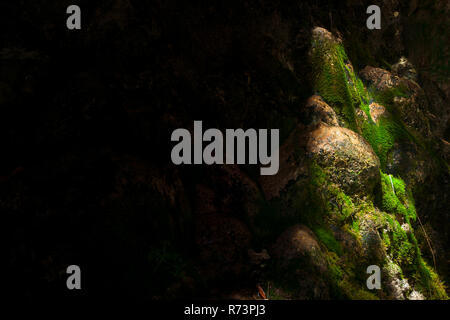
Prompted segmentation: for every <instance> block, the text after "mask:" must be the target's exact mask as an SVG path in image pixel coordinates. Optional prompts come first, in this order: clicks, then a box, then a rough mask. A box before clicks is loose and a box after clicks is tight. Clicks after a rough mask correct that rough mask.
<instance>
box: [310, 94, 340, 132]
mask: <svg viewBox="0 0 450 320" xmlns="http://www.w3.org/2000/svg"><path fill="white" fill-rule="evenodd" d="M303 111H304V115H305V119H307V122H308V125H309V126H316V125H318V124H319V123H320V122H323V123H326V124H328V125H330V126H337V127H338V126H339V122H338V118H337V115H336V112H334V110H333V108H331V107H330V106H329V105H328V104H327V103H326V102H325V101H323V99H322V97H320V96H318V95H314V96H312V97H310V98H309V99H308V101H307V102H306V105H305V108H304V110H303Z"/></svg>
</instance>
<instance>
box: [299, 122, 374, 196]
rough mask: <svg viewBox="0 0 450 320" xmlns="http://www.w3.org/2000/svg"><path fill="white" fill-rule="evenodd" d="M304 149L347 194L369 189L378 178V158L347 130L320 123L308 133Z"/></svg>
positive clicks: (355, 135) (368, 146)
mask: <svg viewBox="0 0 450 320" xmlns="http://www.w3.org/2000/svg"><path fill="white" fill-rule="evenodd" d="M307 152H308V154H309V156H310V157H311V158H312V159H313V160H315V161H317V163H318V164H319V165H320V166H321V167H322V168H323V169H324V170H326V171H327V172H328V174H329V176H330V178H331V180H332V181H333V182H335V183H336V184H338V185H340V186H341V187H342V188H343V189H344V190H345V191H346V193H348V194H354V193H360V192H364V193H367V192H370V190H372V189H373V187H374V186H375V184H376V183H377V182H378V181H379V168H380V161H379V159H378V157H377V156H376V154H375V153H374V151H373V149H372V147H371V146H370V145H369V144H368V143H367V142H366V141H365V140H364V139H363V138H362V137H361V136H360V135H358V134H357V133H355V132H353V131H351V130H349V129H346V128H341V127H330V126H327V125H321V126H319V127H318V128H317V129H316V130H314V131H312V132H311V133H310V134H309V140H308V143H307Z"/></svg>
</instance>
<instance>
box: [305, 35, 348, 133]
mask: <svg viewBox="0 0 450 320" xmlns="http://www.w3.org/2000/svg"><path fill="white" fill-rule="evenodd" d="M312 47H313V50H312V57H311V63H312V66H313V83H314V89H315V91H317V92H318V94H319V95H321V96H322V98H323V99H324V100H325V102H327V103H328V104H329V105H331V106H332V107H333V108H334V109H335V110H336V111H337V112H338V113H339V114H340V115H341V117H342V118H343V119H344V121H345V123H346V125H347V126H348V127H349V128H350V129H353V130H355V131H356V127H357V126H356V118H355V106H354V104H355V102H356V101H355V100H354V99H353V95H352V92H351V91H350V90H351V89H350V87H349V85H348V81H350V80H351V79H350V77H349V75H350V74H351V73H353V71H349V69H348V67H347V66H346V62H348V58H347V55H346V53H345V49H344V47H343V46H342V45H341V44H337V43H334V42H332V41H330V42H321V41H313V44H312Z"/></svg>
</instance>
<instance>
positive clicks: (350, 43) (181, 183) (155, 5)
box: [0, 0, 450, 300]
mask: <svg viewBox="0 0 450 320" xmlns="http://www.w3.org/2000/svg"><path fill="white" fill-rule="evenodd" d="M70 4H77V5H79V6H80V7H81V11H82V29H81V30H73V31H70V30H68V29H67V28H66V19H67V16H68V15H67V14H66V8H67V6H68V5H70ZM370 4H372V3H370ZM367 5H368V3H366V2H365V1H333V2H327V1H309V2H303V1H265V0H260V1H233V0H232V1H172V0H167V1H134V0H96V1H91V0H90V1H83V0H79V1H75V2H74V1H45V0H39V1H2V2H1V4H0V12H1V19H0V29H1V33H0V46H1V49H0V145H1V150H2V151H1V157H0V212H1V215H2V220H3V222H2V223H1V226H2V233H3V234H4V236H5V239H6V242H7V244H8V245H7V248H8V249H7V252H6V260H5V262H4V263H5V264H6V267H7V273H6V283H7V288H8V292H9V293H8V294H10V296H12V297H21V298H25V299H29V300H33V299H36V298H37V297H40V298H48V299H51V298H57V297H61V296H73V295H82V296H86V297H89V298H90V299H94V298H98V297H115V296H123V297H130V298H136V299H139V300H140V299H142V300H146V299H154V298H167V297H168V298H173V297H186V296H197V297H206V298H207V297H220V293H221V292H223V291H226V290H227V289H228V287H233V286H234V285H235V284H236V283H240V284H241V285H242V286H246V285H247V284H248V286H253V282H254V279H253V278H252V277H248V276H247V275H246V274H245V273H243V274H244V275H242V273H239V274H240V275H238V276H236V275H235V273H234V271H233V270H234V269H233V270H231V271H229V272H225V273H224V274H220V276H218V277H217V278H214V277H213V276H211V277H210V278H211V279H212V280H205V282H206V283H203V282H202V280H201V279H202V277H201V275H200V276H198V278H196V277H192V278H189V277H188V280H185V282H187V283H184V282H182V284H181V285H178V284H177V283H178V282H179V281H178V280H177V281H175V282H173V281H172V278H173V275H174V274H175V275H178V274H179V273H180V272H181V273H182V272H184V271H183V270H188V269H189V268H191V266H194V267H192V268H194V269H195V270H194V271H193V272H192V273H193V274H195V273H196V272H197V273H198V270H199V269H198V268H197V267H195V265H196V264H195V263H194V262H192V260H195V259H196V257H198V255H199V254H200V251H201V250H199V249H198V247H197V246H196V245H195V241H194V239H195V233H196V230H197V229H196V227H195V226H196V220H195V211H196V208H197V207H198V201H201V200H202V199H200V200H198V192H199V191H198V188H197V186H198V184H209V185H212V186H214V191H215V192H216V193H217V195H218V196H217V198H218V199H222V200H217V201H223V203H218V206H219V207H222V208H227V209H226V210H229V211H230V212H233V214H235V215H239V213H238V212H239V210H240V207H239V206H240V201H239V199H240V198H239V197H240V195H239V193H237V192H235V193H233V192H231V191H230V189H229V188H231V187H229V186H228V185H227V184H224V183H222V182H221V181H222V180H220V175H221V173H220V171H219V170H218V169H217V168H215V167H207V166H200V167H196V166H190V167H189V166H183V167H176V166H174V165H172V164H171V161H170V150H171V148H172V144H171V142H170V134H171V132H172V131H173V130H174V129H175V128H178V127H183V128H191V127H192V124H193V120H203V125H204V127H205V128H206V127H215V128H219V129H225V128H239V127H242V128H280V130H281V131H280V134H281V140H283V139H285V138H286V136H287V135H288V134H289V132H290V130H291V129H292V128H293V127H294V126H295V124H296V123H297V122H299V121H302V116H301V108H300V107H299V106H301V105H302V104H303V102H304V101H305V99H306V98H308V97H309V96H310V95H312V94H313V93H314V92H313V91H312V88H311V84H310V81H309V78H308V75H309V73H310V67H309V64H308V63H307V52H308V49H309V43H310V38H309V37H310V30H311V28H312V27H314V26H322V27H325V28H327V29H329V30H330V31H333V32H339V33H341V34H342V35H343V37H344V39H345V43H344V44H345V46H346V49H347V51H348V54H349V57H350V59H351V60H352V62H353V65H354V66H355V68H358V69H361V68H362V67H364V66H365V65H367V64H370V65H373V66H380V67H385V65H386V63H389V64H393V63H395V62H397V59H398V57H399V56H400V55H405V56H408V57H409V58H412V60H413V62H414V63H415V65H416V66H417V68H418V69H419V70H420V77H421V79H420V81H421V84H422V85H423V86H424V87H430V88H434V87H438V84H437V83H439V81H441V82H442V81H444V82H445V81H447V83H448V52H444V51H443V50H441V51H439V50H433V46H434V47H435V43H434V44H433V41H427V39H429V35H430V34H431V35H433V36H434V37H439V36H440V35H442V33H443V32H442V31H443V30H440V29H439V25H438V24H437V23H436V22H435V21H436V18H435V16H433V15H438V14H439V10H437V9H435V8H434V7H433V6H432V5H430V4H429V3H425V2H424V3H420V2H419V4H418V5H417V6H416V8H415V9H414V6H412V5H411V4H410V3H409V1H385V2H384V3H382V4H380V6H381V7H382V8H383V10H389V9H390V8H391V7H396V8H398V10H400V11H401V12H402V14H403V15H404V16H405V18H404V19H401V20H400V22H397V23H400V24H401V27H402V30H403V32H402V34H401V35H400V38H395V36H394V32H393V26H392V25H390V23H389V21H387V20H385V18H383V29H382V30H380V31H373V32H371V31H369V30H367V28H366V26H365V25H366V19H367V14H366V13H365V11H366V8H367ZM411 7H412V9H411ZM411 10H413V11H412V12H410V11H411ZM414 10H415V11H414ZM408 13H409V15H408ZM427 23H428V26H427V27H426V28H428V29H426V30H428V31H427V32H425V33H423V32H422V33H421V32H418V31H417V30H423V29H422V27H423V24H427ZM428 32H429V33H428ZM433 36H432V37H431V38H433ZM399 39H400V40H399ZM445 55H447V56H445ZM433 67H434V68H433ZM430 90H431V89H430ZM439 92H441V91H439ZM443 92H445V91H443ZM439 94H443V93H439ZM446 94H448V87H447V91H446ZM447 97H448V96H447ZM446 101H448V100H446ZM436 108H438V107H436ZM448 110H449V109H448V103H447V104H446V105H442V106H441V108H440V109H439V108H438V109H436V110H431V111H435V114H436V115H437V120H436V124H435V128H438V129H436V130H440V131H439V134H440V136H441V137H442V138H445V139H447V140H448V139H449V134H450V131H449V129H448V125H446V123H447V122H446V121H447V118H448ZM243 170H244V171H245V172H246V173H247V174H248V175H249V176H250V177H252V176H253V177H254V176H255V175H257V174H258V172H259V170H258V168H257V167H256V166H248V167H245V168H244V169H243ZM441 179H442V180H435V181H430V185H429V188H430V189H429V191H430V193H433V194H434V199H431V198H430V197H428V196H426V195H424V196H423V197H424V201H420V203H421V204H420V205H421V206H423V207H426V208H427V211H426V212H427V214H426V217H425V220H427V219H428V220H430V221H434V225H436V226H439V225H440V229H439V231H440V232H441V236H442V242H443V243H444V244H448V229H447V227H446V221H447V219H448V214H449V210H448V203H449V202H448V191H449V189H448V183H446V181H448V177H441ZM446 179H447V180H446ZM444 183H445V184H444ZM155 190H156V191H158V192H159V193H158V192H156V191H155ZM161 190H163V191H162V193H164V194H165V195H175V198H176V199H175V200H173V201H169V200H167V198H169V199H170V196H167V198H164V199H165V200H162V199H163V197H161V196H160V193H161ZM437 190H439V192H437ZM435 191H436V192H435ZM230 194H231V195H232V196H230ZM196 199H197V200H196ZM430 199H431V200H430ZM224 210H225V209H224ZM238 236H239V235H237V237H238ZM250 241H255V240H250ZM252 245H253V247H255V248H258V247H260V246H262V245H261V244H259V243H258V242H257V241H255V243H252ZM166 249H167V250H169V251H170V252H172V251H173V252H175V253H174V254H173V255H169V257H168V258H167V260H164V261H162V262H161V260H158V257H159V256H158V252H160V251H158V250H166ZM219 249H220V248H219ZM442 259H443V261H444V262H443V265H445V264H446V263H445V261H446V258H445V256H444V257H443V258H442ZM70 264H76V265H79V266H80V267H81V270H82V288H83V289H82V290H81V291H80V292H70V291H69V290H67V289H66V287H65V281H66V278H67V275H66V273H65V270H66V268H67V266H68V265H70ZM177 266H179V267H177ZM243 268H245V267H243ZM444 268H446V267H444ZM200 270H201V268H200ZM445 270H447V269H442V270H441V271H444V278H446V277H448V272H446V271H445ZM200 274H201V271H200ZM208 279H209V278H208ZM230 279H231V281H230ZM192 283H194V284H192ZM167 288H172V289H171V290H172V291H171V290H169V291H167V290H166V289H167ZM162 292H165V293H164V294H163V293H162Z"/></svg>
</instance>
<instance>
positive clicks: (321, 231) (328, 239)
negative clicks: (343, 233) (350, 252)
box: [313, 227, 342, 255]
mask: <svg viewBox="0 0 450 320" xmlns="http://www.w3.org/2000/svg"><path fill="white" fill-rule="evenodd" d="M313 231H314V233H315V234H316V236H317V238H319V240H320V242H322V243H323V244H324V245H325V246H326V247H327V248H328V250H330V251H332V252H334V253H336V254H338V255H342V247H341V244H340V243H339V242H338V241H337V240H336V239H335V238H334V236H333V234H332V233H331V231H329V230H327V229H325V228H321V227H315V228H313Z"/></svg>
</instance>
